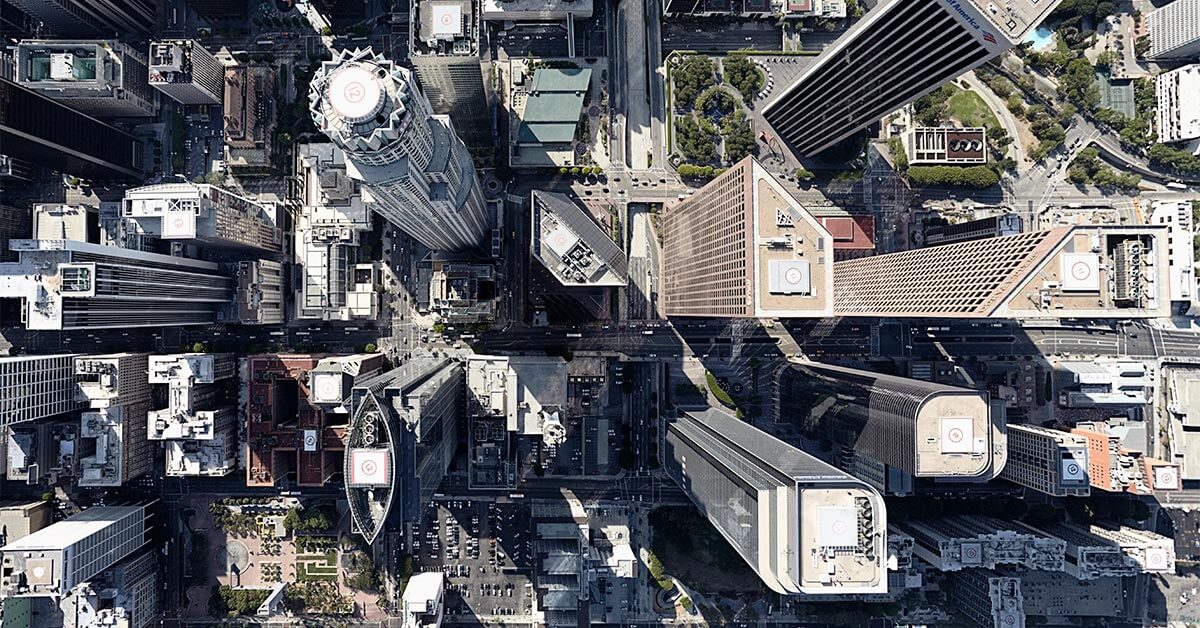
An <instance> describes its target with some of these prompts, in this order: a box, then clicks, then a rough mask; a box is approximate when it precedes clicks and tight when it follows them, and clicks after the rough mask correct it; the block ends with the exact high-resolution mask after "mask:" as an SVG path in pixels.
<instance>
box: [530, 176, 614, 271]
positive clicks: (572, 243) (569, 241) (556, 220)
mask: <svg viewBox="0 0 1200 628" xmlns="http://www.w3.org/2000/svg"><path fill="white" fill-rule="evenodd" d="M531 204H532V208H533V218H532V220H531V224H532V226H533V238H532V239H531V240H530V247H531V248H532V250H533V251H532V252H533V255H534V257H535V258H537V260H538V261H540V262H541V263H542V265H544V266H545V267H546V268H547V269H548V270H549V271H550V272H551V274H552V275H554V277H555V279H558V281H559V282H560V283H562V284H563V285H564V286H623V285H625V283H626V282H627V281H628V277H627V275H628V260H627V259H626V257H625V252H624V251H622V250H621V247H619V246H618V245H617V244H616V243H615V242H613V240H612V238H610V237H609V236H608V234H607V233H604V231H603V230H602V229H601V228H600V227H599V225H597V224H596V222H595V221H594V220H593V219H592V217H591V216H589V215H588V214H587V211H586V210H585V209H583V208H581V207H579V206H578V205H577V204H575V202H574V201H572V200H571V199H570V198H569V197H567V196H565V195H563V194H557V193H552V192H540V191H537V190H534V192H533V195H532V199H531Z"/></svg>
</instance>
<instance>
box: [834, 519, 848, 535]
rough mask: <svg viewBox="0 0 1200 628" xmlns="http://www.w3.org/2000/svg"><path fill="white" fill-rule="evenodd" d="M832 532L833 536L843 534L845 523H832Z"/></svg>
mask: <svg viewBox="0 0 1200 628" xmlns="http://www.w3.org/2000/svg"><path fill="white" fill-rule="evenodd" d="M833 532H834V534H845V532H846V522H845V521H834V522H833Z"/></svg>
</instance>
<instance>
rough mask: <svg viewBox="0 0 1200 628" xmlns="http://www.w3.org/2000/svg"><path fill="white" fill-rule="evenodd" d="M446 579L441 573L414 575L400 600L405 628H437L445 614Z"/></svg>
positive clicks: (431, 572) (430, 572)
mask: <svg viewBox="0 0 1200 628" xmlns="http://www.w3.org/2000/svg"><path fill="white" fill-rule="evenodd" d="M445 588H446V579H445V576H444V575H443V574H442V573H441V572H440V571H427V572H424V573H418V574H413V576H412V577H411V578H409V580H408V586H407V587H405V588H404V593H403V594H402V595H401V598H400V608H401V611H402V612H403V613H404V617H403V619H402V621H403V624H402V626H403V628H437V627H438V626H441V625H442V615H443V613H444V612H445V600H444V599H443V597H444V595H445Z"/></svg>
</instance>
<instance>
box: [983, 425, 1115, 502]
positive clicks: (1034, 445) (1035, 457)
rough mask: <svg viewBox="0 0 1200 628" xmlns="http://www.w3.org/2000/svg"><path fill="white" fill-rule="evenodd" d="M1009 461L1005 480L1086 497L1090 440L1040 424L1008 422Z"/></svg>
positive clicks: (1060, 494) (1056, 493)
mask: <svg viewBox="0 0 1200 628" xmlns="http://www.w3.org/2000/svg"><path fill="white" fill-rule="evenodd" d="M1007 433H1008V461H1007V462H1005V464H1004V470H1003V471H1001V472H1000V477H1001V478H1002V479H1005V480H1008V481H1010V482H1015V483H1017V484H1020V485H1021V486H1024V487H1026V488H1031V489H1033V490H1035V491H1038V492H1041V493H1045V494H1047V495H1053V496H1055V497H1064V496H1067V495H1071V496H1076V497H1087V496H1088V495H1090V494H1091V492H1092V491H1091V484H1090V483H1089V481H1088V473H1087V471H1088V448H1087V440H1086V439H1085V438H1083V437H1082V436H1077V435H1075V434H1071V433H1069V432H1063V431H1061V430H1052V429H1050V428H1046V427H1041V426H1038V425H1025V424H1019V423H1010V424H1008V432H1007Z"/></svg>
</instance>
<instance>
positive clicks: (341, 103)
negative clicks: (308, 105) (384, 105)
mask: <svg viewBox="0 0 1200 628" xmlns="http://www.w3.org/2000/svg"><path fill="white" fill-rule="evenodd" d="M326 94H327V96H328V98H329V104H330V105H332V106H333V110H334V111H336V112H337V113H338V114H339V115H341V116H342V117H343V118H348V119H353V120H357V119H362V118H366V117H369V116H371V115H374V113H375V110H376V109H377V108H378V107H379V103H380V101H381V100H382V99H383V85H381V84H380V82H379V79H378V78H376V77H375V75H374V74H373V73H371V72H370V71H369V70H367V69H366V68H364V67H362V66H360V65H350V66H346V67H343V68H341V69H340V70H338V71H337V72H335V73H334V75H333V77H332V78H330V79H329V87H328V88H327V91H326Z"/></svg>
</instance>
